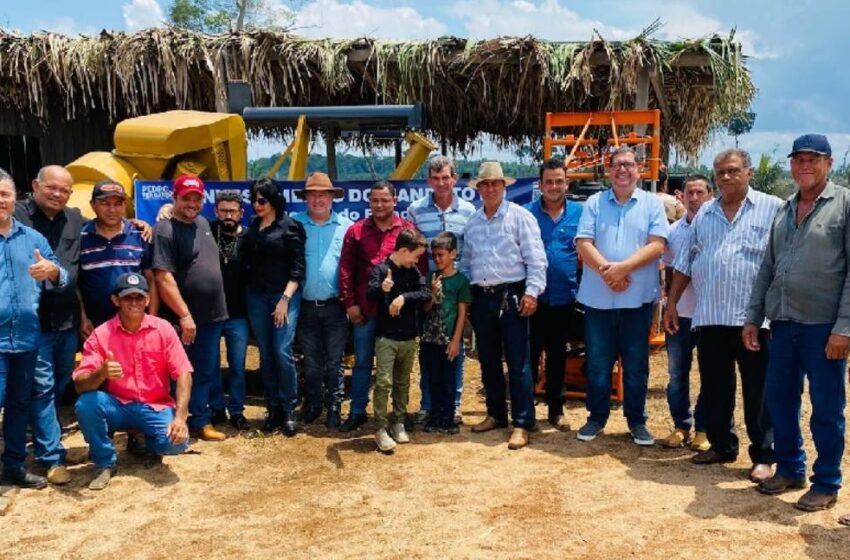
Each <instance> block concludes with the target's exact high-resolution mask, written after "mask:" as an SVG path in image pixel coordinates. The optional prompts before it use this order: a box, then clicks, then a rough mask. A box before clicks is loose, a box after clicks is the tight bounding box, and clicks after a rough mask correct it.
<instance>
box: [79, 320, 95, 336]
mask: <svg viewBox="0 0 850 560" xmlns="http://www.w3.org/2000/svg"><path fill="white" fill-rule="evenodd" d="M93 330H94V323H92V322H91V320H90V319H89V318H88V317H86V316H82V317H80V338H81V339H82V340H83V342H85V340H86V339H87V338H88V337H89V335H90V334H91V333H92V331H93Z"/></svg>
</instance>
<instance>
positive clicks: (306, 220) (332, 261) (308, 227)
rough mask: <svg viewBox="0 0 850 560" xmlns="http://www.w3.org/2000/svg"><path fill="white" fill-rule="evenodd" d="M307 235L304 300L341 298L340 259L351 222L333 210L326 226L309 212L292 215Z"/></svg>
mask: <svg viewBox="0 0 850 560" xmlns="http://www.w3.org/2000/svg"><path fill="white" fill-rule="evenodd" d="M292 218H293V219H294V220H298V221H299V222H300V223H301V224H302V225H303V226H304V231H305V232H306V233H307V241H306V243H305V245H304V255H305V258H306V265H307V269H306V271H305V274H306V278H305V279H304V287H303V290H302V297H303V298H304V299H308V300H325V299H331V298H335V297H339V256H340V254H341V253H342V238H343V237H344V236H345V232H346V231H348V228H349V227H351V225H352V223H353V222H352V221H351V220H349V219H348V218H346V217H345V216H340V215H339V214H337V213H336V212H333V211H331V215H330V218H328V221H327V222H325V223H323V224H317V223H316V222H314V221H313V219H312V218H311V217H310V215H309V214H307V212H306V211H304V212H297V213H295V214H292Z"/></svg>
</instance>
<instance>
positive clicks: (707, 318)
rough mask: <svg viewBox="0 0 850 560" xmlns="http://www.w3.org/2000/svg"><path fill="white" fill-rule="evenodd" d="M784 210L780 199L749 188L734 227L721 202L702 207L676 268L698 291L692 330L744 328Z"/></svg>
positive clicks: (716, 201) (692, 224)
mask: <svg viewBox="0 0 850 560" xmlns="http://www.w3.org/2000/svg"><path fill="white" fill-rule="evenodd" d="M781 205H782V200H780V199H779V198H777V197H775V196H771V195H768V194H764V193H761V192H758V191H756V190H754V189H753V188H748V189H747V195H746V198H745V199H744V202H743V203H742V204H741V207H740V208H738V213H737V214H736V215H735V217H734V218H733V219H732V222H731V223H730V222H729V220H728V219H726V215H725V214H724V213H723V208H722V207H721V206H720V199H716V200H712V201H709V202H706V203H705V204H703V205H702V208H700V210H699V212H698V213H697V215H696V216H694V220H693V222H691V228H690V230H691V233H690V235H689V236H688V241H687V243H685V244H684V245H683V246H682V250H681V251H680V252H679V254H678V255H676V260H675V261H674V263H673V267H674V268H675V269H676V270H678V271H679V272H681V273H682V274H685V275H687V276H690V277H691V282H692V283H693V285H694V290H695V291H696V296H697V303H696V308H694V316H693V320H692V321H691V326H692V327H699V326H704V325H725V326H731V327H740V326H743V324H744V323H745V322H746V319H747V304H748V303H749V299H750V292H751V291H752V288H753V282H754V281H755V278H756V274H758V271H759V267H760V266H761V261H762V258H763V257H764V252H765V250H766V249H767V242H768V238H769V233H770V226H771V224H772V223H773V217H774V216H775V215H776V212H777V210H778V209H779V207H780V206H781Z"/></svg>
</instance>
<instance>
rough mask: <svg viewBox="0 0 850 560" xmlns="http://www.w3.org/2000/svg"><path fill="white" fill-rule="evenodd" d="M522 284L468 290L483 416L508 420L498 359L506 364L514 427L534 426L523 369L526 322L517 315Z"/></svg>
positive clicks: (527, 375)
mask: <svg viewBox="0 0 850 560" xmlns="http://www.w3.org/2000/svg"><path fill="white" fill-rule="evenodd" d="M524 292H525V286H524V282H517V283H515V284H510V285H509V286H508V287H505V288H503V289H499V290H492V289H484V288H481V287H479V286H473V287H472V327H473V329H474V330H475V337H476V339H477V345H478V360H479V361H480V362H481V378H482V380H483V381H484V390H485V392H486V395H487V415H488V416H492V417H493V418H495V419H496V420H497V421H499V422H505V421H507V418H508V410H507V403H506V402H505V398H506V396H507V386H506V384H505V372H504V370H503V369H502V357H503V356H504V358H505V361H506V362H507V365H508V385H509V386H510V395H511V417H512V418H513V425H514V426H516V427H518V428H525V429H531V428H533V427H534V393H533V390H534V389H533V387H532V385H531V372H529V371H528V370H526V369H525V367H524V366H525V361H526V357H527V355H528V319H527V318H526V317H521V316H520V314H519V309H518V307H519V300H520V299H521V298H522V296H523V293H524Z"/></svg>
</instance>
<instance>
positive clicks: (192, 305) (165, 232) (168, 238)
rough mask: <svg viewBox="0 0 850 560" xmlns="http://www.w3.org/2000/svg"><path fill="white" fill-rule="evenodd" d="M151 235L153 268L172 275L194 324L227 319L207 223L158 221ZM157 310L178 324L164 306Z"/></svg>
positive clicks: (211, 237)
mask: <svg viewBox="0 0 850 560" xmlns="http://www.w3.org/2000/svg"><path fill="white" fill-rule="evenodd" d="M153 233H154V244H153V268H154V269H158V270H167V271H168V272H170V273H172V274H173V275H174V279H175V280H176V281H177V287H178V288H179V289H180V295H181V296H183V300H184V301H185V302H186V305H188V306H189V312H190V313H191V314H192V318H193V319H194V320H195V324H196V325H206V324H209V323H213V322H215V321H223V320H225V319H227V304H226V303H225V299H224V283H223V281H222V276H221V266H220V265H219V261H218V246H217V245H216V244H215V239H214V238H213V235H212V231H210V224H209V222H207V220H206V219H205V218H202V217H200V216H199V217H197V218H195V221H194V222H193V223H191V224H187V223H184V222H181V221H179V220H177V219H175V218H171V219H170V220H162V221H160V222H157V224H156V226H154V230H153ZM160 309H162V312H161V313H160V314H161V315H162V316H163V318H165V319H168V320H169V321H173V322H177V319H178V317H177V316H176V315H175V314H174V312H173V311H172V310H171V309H170V308H169V307H168V306H167V305H163V306H161V308H160Z"/></svg>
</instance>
